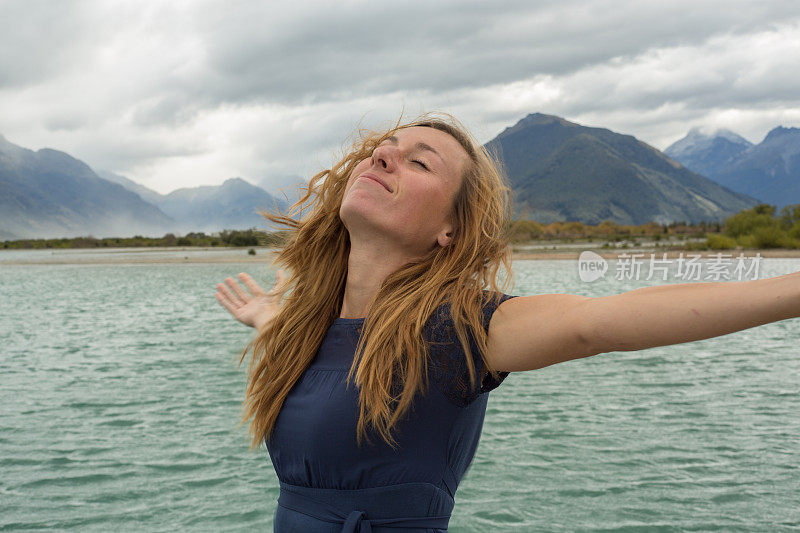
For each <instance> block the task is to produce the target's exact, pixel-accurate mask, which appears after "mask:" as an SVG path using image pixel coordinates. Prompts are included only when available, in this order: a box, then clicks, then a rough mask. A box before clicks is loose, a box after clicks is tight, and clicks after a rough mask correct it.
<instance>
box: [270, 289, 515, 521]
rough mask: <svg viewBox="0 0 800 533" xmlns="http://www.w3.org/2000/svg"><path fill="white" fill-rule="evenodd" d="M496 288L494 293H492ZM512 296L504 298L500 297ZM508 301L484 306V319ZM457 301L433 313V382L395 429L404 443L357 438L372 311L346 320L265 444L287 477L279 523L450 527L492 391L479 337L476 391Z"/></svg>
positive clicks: (428, 333) (282, 478) (335, 327)
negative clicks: (358, 360)
mask: <svg viewBox="0 0 800 533" xmlns="http://www.w3.org/2000/svg"><path fill="white" fill-rule="evenodd" d="M484 293H485V294H486V295H488V294H489V293H488V291H484ZM509 298H513V296H509V295H505V294H504V295H502V299H501V301H500V303H502V302H503V301H505V300H507V299H509ZM498 305H499V304H495V303H493V302H491V301H488V302H487V303H485V305H484V308H483V317H482V319H483V326H484V328H485V329H486V331H487V332H488V329H489V321H490V319H491V316H492V314H493V313H494V311H495V310H496V309H497V306H498ZM449 313H450V312H449V306H447V305H443V306H441V307H440V308H439V309H438V310H437V311H436V313H434V314H433V315H432V316H431V318H430V319H429V320H428V322H427V324H426V327H425V334H424V335H425V338H426V339H427V340H428V341H429V343H430V344H429V355H430V358H429V366H428V379H429V387H428V390H427V393H426V394H424V395H422V394H420V392H419V391H418V392H417V396H415V398H414V401H413V403H412V406H411V408H410V409H409V412H408V413H407V414H406V416H405V417H404V419H402V420H401V421H400V422H399V423H398V425H397V426H395V428H394V429H393V433H392V434H393V435H394V436H395V439H396V440H397V444H398V448H397V449H396V450H395V449H392V448H391V447H390V446H389V445H388V444H386V442H384V441H383V440H382V439H381V438H380V436H378V435H377V434H374V433H371V432H370V433H369V440H370V442H371V443H368V442H366V441H362V446H361V447H360V448H359V447H358V445H357V443H356V427H357V424H358V415H359V412H358V388H357V387H356V386H355V384H354V383H353V382H352V381H350V382H349V383H347V382H346V380H347V374H348V372H349V370H350V365H351V363H352V361H353V357H354V355H355V349H356V344H357V343H358V338H359V334H360V330H361V327H362V325H363V323H364V319H363V318H354V319H347V318H337V319H336V320H335V321H334V323H333V324H332V325H331V327H330V329H329V330H328V333H327V335H326V337H325V339H324V340H323V341H322V344H321V345H320V348H319V351H318V352H317V354H316V357H315V358H314V360H313V361H312V363H311V365H309V367H308V369H306V371H305V373H304V374H303V376H302V377H301V378H300V379H299V380H298V382H297V384H296V385H295V386H294V387H293V388H292V390H291V392H290V393H289V395H288V396H287V398H286V400H285V402H284V404H283V407H282V408H281V412H280V414H279V415H278V418H277V420H276V422H275V426H274V428H273V432H272V435H271V436H270V438H269V440H268V441H266V444H267V448H268V451H269V455H270V458H271V460H272V464H273V466H274V467H275V472H276V473H277V475H278V480H279V482H280V496H279V498H278V506H277V508H276V510H275V518H274V526H275V529H274V530H275V531H276V532H279V533H289V532H304V533H308V532H336V533H339V532H343V531H344V532H358V531H361V532H370V531H372V532H376V533H377V532H384V533H400V532H403V531H406V532H414V533H421V532H423V531H428V532H442V531H446V530H447V523H448V520H449V519H450V514H451V512H452V510H453V506H454V499H453V497H454V496H455V493H456V489H457V488H458V484H459V482H460V481H461V479H462V477H463V476H464V474H465V473H466V471H467V468H468V467H469V465H470V463H471V462H472V458H473V456H474V455H475V450H476V448H477V446H478V440H479V438H480V434H481V429H482V427H483V419H484V415H485V412H486V402H487V400H488V396H489V395H488V394H486V393H487V392H489V391H490V390H492V389H494V388H495V387H497V386H498V385H499V384H500V383H501V382H502V381H503V380H504V379H505V377H506V376H507V375H508V373H506V372H501V373H499V379H498V380H495V379H493V378H492V376H491V374H489V373H486V375H485V376H484V372H485V370H484V365H483V362H482V360H481V358H480V355H479V352H478V349H477V346H475V343H474V339H472V338H471V339H470V342H471V343H472V346H471V349H472V353H473V361H474V362H475V370H476V372H477V373H478V374H477V375H478V376H484V377H483V379H482V380H481V385H480V388H479V389H478V390H474V389H472V387H471V386H470V381H469V371H468V369H467V366H466V359H465V353H464V350H463V348H462V347H461V344H460V342H459V340H458V337H457V335H456V333H455V329H454V327H453V321H452V318H451V317H450V314H449Z"/></svg>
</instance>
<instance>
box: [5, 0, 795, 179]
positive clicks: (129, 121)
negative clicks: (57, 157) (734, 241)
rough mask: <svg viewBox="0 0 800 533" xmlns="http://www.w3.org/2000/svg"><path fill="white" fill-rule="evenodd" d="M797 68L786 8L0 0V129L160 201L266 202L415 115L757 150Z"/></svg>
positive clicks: (779, 116)
mask: <svg viewBox="0 0 800 533" xmlns="http://www.w3.org/2000/svg"><path fill="white" fill-rule="evenodd" d="M798 72H800V6H799V5H798V3H797V2H796V0H786V1H782V0H771V1H769V2H761V1H759V2H754V1H740V0H725V1H714V0H708V1H705V0H704V1H697V0H692V1H684V0H671V1H670V2H656V1H643V0H630V1H629V0H597V1H593V0H579V1H573V0H560V1H559V2H545V1H532V0H522V1H510V2H500V1H498V2H487V1H485V0H482V1H479V2H476V1H470V0H458V1H449V0H437V1H430V0H425V1H417V0H406V1H403V2H383V1H376V0H372V1H351V0H337V1H336V2H321V1H318V2H277V1H261V2H245V1H231V0H225V1H203V0H196V1H176V0H169V1H146V0H137V1H136V2H129V1H97V0H94V1H92V0H87V1H77V0H75V1H63V2H61V1H56V2H54V1H52V0H2V1H0V135H3V136H4V137H5V138H6V139H7V140H8V141H10V142H12V143H15V144H18V145H21V146H24V147H26V148H31V149H34V150H36V149H39V148H44V147H49V148H55V149H58V150H63V151H65V152H67V153H69V154H70V155H72V156H74V157H77V158H79V159H81V160H83V161H84V162H86V163H87V164H89V165H90V166H91V167H92V168H94V169H95V170H107V171H113V172H116V173H118V174H122V175H124V176H126V177H128V178H130V179H132V180H134V181H136V182H139V183H141V184H143V185H145V186H147V187H150V188H151V189H154V190H156V191H158V192H160V193H167V192H170V191H172V190H174V189H177V188H181V187H193V186H197V185H217V184H220V183H222V182H223V181H225V180H226V179H229V178H232V177H241V178H244V179H246V180H247V181H249V182H251V183H254V184H258V185H261V186H263V187H265V188H266V189H267V190H269V191H270V192H276V191H277V190H278V189H280V188H282V187H285V186H286V185H288V184H291V183H294V182H297V180H300V179H303V178H306V179H307V178H308V177H310V176H311V175H313V174H315V173H316V172H318V171H320V170H322V169H325V168H329V166H330V165H331V163H332V162H334V161H335V160H336V159H338V156H339V155H340V154H341V150H342V147H343V146H344V143H345V141H346V140H347V139H348V138H351V136H352V135H353V133H354V132H355V131H356V130H357V128H359V127H364V128H381V127H387V126H389V125H391V124H394V123H395V122H396V120H397V119H398V118H399V117H400V116H401V114H402V116H403V117H405V118H407V119H411V118H413V117H415V116H416V115H418V114H420V113H422V112H425V111H444V112H447V113H451V114H453V115H454V116H456V117H457V118H458V119H460V120H461V121H462V122H463V123H464V124H465V125H466V126H467V127H468V128H469V129H470V130H471V131H472V132H473V133H474V134H475V136H476V137H477V138H478V139H479V140H480V141H482V142H486V141H489V140H490V139H492V138H494V137H495V136H496V135H497V134H499V133H500V132H501V131H503V129H505V128H506V127H510V126H512V125H513V124H514V123H516V122H517V121H518V120H520V119H521V118H523V117H524V116H526V115H528V114H529V113H534V112H541V113H546V114H553V115H558V116H561V117H564V118H566V119H567V120H570V121H573V122H578V123H580V124H583V125H587V126H599V127H605V128H609V129H611V130H613V131H616V132H620V133H625V134H630V135H634V136H636V137H637V138H639V139H640V140H642V141H644V142H647V143H648V144H651V145H652V146H655V147H656V148H658V149H661V150H663V149H665V148H666V147H667V146H669V144H671V143H672V142H674V141H677V140H678V139H680V138H681V137H683V136H684V135H685V134H686V132H687V131H688V130H689V129H690V128H692V127H701V128H704V129H714V128H728V129H731V130H733V131H735V132H737V133H739V134H740V135H742V136H744V137H745V138H747V139H748V140H750V141H752V142H756V143H757V142H760V141H761V140H762V139H763V138H764V136H765V135H766V134H767V132H768V131H769V130H771V129H772V128H774V127H776V126H778V125H783V126H787V127H789V126H795V127H797V126H800V74H798Z"/></svg>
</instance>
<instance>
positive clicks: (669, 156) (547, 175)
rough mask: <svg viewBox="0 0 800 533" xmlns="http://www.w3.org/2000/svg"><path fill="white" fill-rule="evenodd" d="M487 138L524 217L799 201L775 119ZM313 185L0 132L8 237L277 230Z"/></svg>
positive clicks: (790, 138) (725, 212)
mask: <svg viewBox="0 0 800 533" xmlns="http://www.w3.org/2000/svg"><path fill="white" fill-rule="evenodd" d="M486 147H487V148H488V149H489V150H490V151H494V152H496V153H497V154H498V155H499V157H500V159H501V161H502V162H503V164H504V167H505V170H506V172H507V174H508V177H509V181H510V184H511V187H512V191H513V200H514V202H513V214H514V216H515V217H524V218H529V219H533V220H537V221H539V222H542V223H549V222H553V221H566V220H572V221H580V222H584V223H586V224H597V223H600V222H602V221H604V220H612V221H614V222H616V223H618V224H644V223H646V222H649V221H655V222H657V223H662V224H663V223H670V222H676V221H685V222H693V223H698V222H702V221H718V222H722V221H723V220H724V219H725V218H726V217H728V216H730V215H733V214H735V213H738V212H739V211H741V210H742V209H746V208H748V207H752V206H753V205H756V204H757V203H762V202H768V203H771V204H774V205H778V207H781V206H783V205H787V204H791V203H800V129H798V128H784V127H777V128H775V129H773V130H772V131H771V132H770V133H769V134H768V135H767V136H766V138H765V139H764V140H763V141H762V142H761V143H759V144H753V143H751V142H750V141H748V140H747V139H744V138H743V137H741V136H740V135H738V134H736V133H734V132H732V131H729V130H719V131H715V132H705V131H703V130H700V129H697V128H695V129H692V130H690V131H689V133H688V134H687V135H686V137H684V138H683V139H681V140H680V141H678V142H676V143H674V144H673V145H672V146H670V147H669V148H668V149H667V150H666V151H665V152H664V153H662V152H660V151H659V150H657V149H655V148H653V147H652V146H649V145H648V144H646V143H644V142H642V141H640V140H638V139H636V138H635V137H633V136H631V135H623V134H620V133H616V132H613V131H610V130H608V129H605V128H595V127H586V126H582V125H580V124H577V123H574V122H569V121H567V120H565V119H563V118H560V117H557V116H553V115H545V114H541V113H533V114H531V115H528V116H527V117H525V118H523V119H522V120H520V121H519V122H517V123H516V124H515V125H513V126H511V127H508V128H506V129H505V130H504V131H503V132H502V133H500V134H499V135H498V136H497V137H496V138H494V139H492V140H491V141H489V142H488V143H487V144H486ZM304 183H305V180H303V179H302V178H300V177H297V176H289V177H284V178H283V179H282V180H278V181H270V182H263V181H262V182H261V184H262V187H259V186H257V185H253V184H251V183H249V182H248V181H245V180H244V179H242V178H231V179H228V180H226V181H225V182H224V183H222V184H221V185H218V186H200V187H191V188H183V189H178V190H175V191H172V192H171V193H169V194H160V193H158V192H156V191H154V190H151V189H149V188H147V187H145V186H143V185H141V184H139V183H136V182H135V181H133V180H130V179H128V178H126V177H125V176H121V175H119V174H115V173H113V172H108V171H102V170H100V171H95V170H93V169H91V168H90V167H89V166H88V165H86V164H85V163H83V162H82V161H79V160H78V159H75V158H73V157H72V156H70V155H69V154H66V153H64V152H59V151H57V150H52V149H49V148H44V149H41V150H38V151H35V152H34V151H32V150H28V149H26V148H23V147H20V146H17V145H15V144H12V143H10V142H9V141H7V140H6V139H5V138H3V137H2V136H0V239H3V240H7V239H21V238H52V237H74V236H81V235H84V236H85V235H93V236H95V237H110V236H118V237H125V236H132V235H135V234H141V235H151V236H161V235H164V234H165V233H169V232H171V233H176V234H178V235H180V234H185V233H188V232H193V231H202V232H205V233H214V232H217V231H219V230H222V229H246V228H252V227H258V228H263V229H273V228H270V227H268V226H267V224H266V221H265V219H264V218H263V217H262V216H261V215H259V214H258V213H257V211H259V210H274V208H275V206H277V207H278V208H280V209H285V208H286V207H287V199H288V203H293V202H294V201H296V199H297V193H298V186H299V185H302V184H304ZM266 188H269V189H270V191H271V192H273V193H275V192H277V194H274V195H273V194H270V193H269V192H267V190H265V189H266ZM281 191H282V192H283V193H285V194H286V198H284V194H282V193H281Z"/></svg>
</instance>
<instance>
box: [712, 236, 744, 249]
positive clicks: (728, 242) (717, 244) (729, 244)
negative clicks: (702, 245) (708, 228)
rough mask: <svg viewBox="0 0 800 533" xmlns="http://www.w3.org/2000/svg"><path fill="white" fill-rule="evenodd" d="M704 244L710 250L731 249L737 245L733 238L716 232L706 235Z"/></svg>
mask: <svg viewBox="0 0 800 533" xmlns="http://www.w3.org/2000/svg"><path fill="white" fill-rule="evenodd" d="M706 244H707V245H708V247H709V248H711V249H712V250H732V249H733V248H736V246H737V244H736V240H735V239H732V238H730V237H728V236H725V235H719V234H716V233H712V234H711V235H709V236H708V238H707V239H706Z"/></svg>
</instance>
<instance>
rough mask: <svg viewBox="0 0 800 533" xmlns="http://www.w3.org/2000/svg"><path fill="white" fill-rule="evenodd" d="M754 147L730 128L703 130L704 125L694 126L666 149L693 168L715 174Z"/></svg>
mask: <svg viewBox="0 0 800 533" xmlns="http://www.w3.org/2000/svg"><path fill="white" fill-rule="evenodd" d="M751 146H753V143H751V142H750V141H748V140H747V139H745V138H744V137H742V136H741V135H738V134H736V133H734V132H732V131H730V130H726V129H720V130H716V131H714V132H711V133H703V131H702V130H701V129H700V128H692V129H691V130H689V133H687V134H686V137H684V138H683V139H681V140H679V141H677V142H676V143H674V144H672V145H670V146H669V148H667V149H666V150H664V154H666V155H668V156H669V157H671V158H672V159H674V160H675V161H677V162H679V163H680V164H681V165H683V166H685V167H686V168H688V169H689V170H692V171H694V172H697V173H698V174H701V175H703V176H706V177H711V175H712V174H715V173H716V171H717V170H718V169H720V168H722V167H723V166H725V165H727V164H728V163H730V162H731V161H732V160H734V159H735V158H736V157H738V156H739V155H741V153H742V152H744V151H745V150H747V149H748V148H750V147H751ZM734 190H737V189H734ZM739 192H742V191H739Z"/></svg>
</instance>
